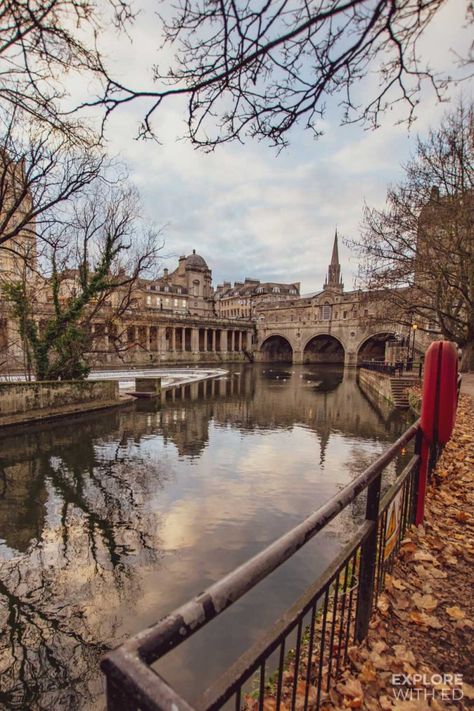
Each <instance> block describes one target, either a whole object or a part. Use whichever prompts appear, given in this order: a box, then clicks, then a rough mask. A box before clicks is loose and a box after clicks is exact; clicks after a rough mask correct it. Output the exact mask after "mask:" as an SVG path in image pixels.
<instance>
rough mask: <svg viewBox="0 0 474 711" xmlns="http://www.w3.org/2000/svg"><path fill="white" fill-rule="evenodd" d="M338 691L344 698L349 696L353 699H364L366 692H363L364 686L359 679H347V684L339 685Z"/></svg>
mask: <svg viewBox="0 0 474 711" xmlns="http://www.w3.org/2000/svg"><path fill="white" fill-rule="evenodd" d="M336 689H337V691H339V693H340V694H342V695H343V696H348V697H349V698H351V699H359V698H360V699H361V700H362V699H363V698H364V692H363V691H362V685H361V683H360V681H359V680H358V679H347V681H346V682H345V684H337V686H336Z"/></svg>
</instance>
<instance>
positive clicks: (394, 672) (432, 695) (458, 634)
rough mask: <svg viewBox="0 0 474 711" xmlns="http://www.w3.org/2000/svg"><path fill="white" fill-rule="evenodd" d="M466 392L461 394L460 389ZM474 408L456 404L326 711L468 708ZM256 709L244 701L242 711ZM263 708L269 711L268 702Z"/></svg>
mask: <svg viewBox="0 0 474 711" xmlns="http://www.w3.org/2000/svg"><path fill="white" fill-rule="evenodd" d="M473 380H474V378H473ZM472 385H474V383H473V384H472ZM463 390H464V392H466V390H468V388H467V387H466V385H465V386H464V388H463ZM473 394H474V393H473ZM473 402H474V400H473V401H471V400H470V398H469V397H467V396H466V395H463V396H462V397H461V399H460V403H459V408H458V414H457V421H456V427H455V431H454V434H453V437H452V439H451V441H450V442H449V443H448V444H447V445H446V448H445V450H444V452H443V454H442V456H441V458H440V459H439V461H438V464H437V467H436V469H435V472H434V475H433V478H432V482H431V485H430V486H429V489H428V493H427V500H426V518H425V521H424V524H423V525H422V526H419V527H418V528H417V527H415V526H413V527H412V528H411V529H409V530H408V532H407V535H406V536H405V538H404V540H403V541H402V545H401V548H400V552H399V557H398V559H397V560H396V562H395V565H394V567H393V569H392V571H391V573H390V574H387V575H386V579H385V590H384V592H383V593H382V594H381V595H380V596H379V599H378V604H377V609H376V612H375V614H374V616H373V618H372V620H371V623H370V630H369V634H368V637H367V639H366V640H365V641H364V643H362V644H360V645H356V646H352V647H350V648H349V650H348V657H349V660H350V661H349V663H348V664H347V666H346V667H345V668H344V669H343V670H342V671H341V673H340V675H339V678H338V683H336V684H334V685H333V688H332V689H331V691H330V693H328V694H326V693H323V695H322V698H321V709H323V710H324V711H336V710H338V709H347V708H357V709H367V710H368V711H391V710H392V709H393V710H394V711H425V710H426V711H428V710H429V709H432V710H433V711H440V710H441V709H450V708H461V709H464V708H472V707H473V706H474V669H473V665H472V659H473V658H474V633H473V630H474V601H473V597H472V588H473V583H474V575H473V563H474V466H473V465H474V411H473ZM306 655H307V650H306ZM291 671H292V669H291V664H290V666H289V668H288V671H287V672H286V673H285V680H284V687H283V692H284V693H283V697H282V698H283V703H282V704H281V706H280V709H281V711H287V709H288V708H290V703H291V701H290V696H289V693H290V690H291V689H292V688H293V674H292V673H291ZM306 679H307V677H306V674H305V676H304V678H301V679H300V680H299V681H298V683H297V689H298V694H297V697H296V706H295V708H296V709H303V708H304V699H305V694H306ZM285 689H288V699H287V695H286V694H285ZM311 689H314V687H310V692H309V694H308V698H310V699H311V698H313V697H314V693H312V691H311ZM313 700H314V699H313ZM254 705H255V701H254V700H253V699H252V698H251V697H248V698H247V709H253V707H254ZM264 708H265V710H266V711H273V710H274V709H275V699H274V697H272V696H271V694H269V695H268V697H267V698H266V701H265V704H264ZM308 708H314V704H313V705H312V706H311V704H310V705H309V706H308Z"/></svg>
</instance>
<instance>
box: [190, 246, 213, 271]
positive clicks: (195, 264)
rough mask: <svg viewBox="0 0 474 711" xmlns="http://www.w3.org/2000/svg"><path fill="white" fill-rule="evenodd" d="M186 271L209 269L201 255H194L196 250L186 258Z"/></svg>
mask: <svg viewBox="0 0 474 711" xmlns="http://www.w3.org/2000/svg"><path fill="white" fill-rule="evenodd" d="M186 269H209V267H208V266H207V264H206V261H205V260H204V259H203V258H202V257H201V255H200V254H196V250H195V249H193V253H192V254H190V255H189V257H186Z"/></svg>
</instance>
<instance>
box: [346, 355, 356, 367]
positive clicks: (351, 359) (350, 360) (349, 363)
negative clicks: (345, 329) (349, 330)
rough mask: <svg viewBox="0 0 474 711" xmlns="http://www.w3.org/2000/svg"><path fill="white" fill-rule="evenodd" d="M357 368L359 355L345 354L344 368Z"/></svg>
mask: <svg viewBox="0 0 474 711" xmlns="http://www.w3.org/2000/svg"><path fill="white" fill-rule="evenodd" d="M356 366H357V353H356V352H355V351H352V352H351V351H346V352H345V354H344V368H355V367H356Z"/></svg>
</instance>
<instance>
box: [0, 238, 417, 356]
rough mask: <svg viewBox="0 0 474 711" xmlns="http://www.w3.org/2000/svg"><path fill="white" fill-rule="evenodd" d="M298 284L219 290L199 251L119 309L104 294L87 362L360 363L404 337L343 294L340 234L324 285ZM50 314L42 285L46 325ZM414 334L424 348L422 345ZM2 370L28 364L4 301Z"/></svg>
mask: <svg viewBox="0 0 474 711" xmlns="http://www.w3.org/2000/svg"><path fill="white" fill-rule="evenodd" d="M77 278H78V275H77V272H75V271H71V272H68V273H65V274H64V279H63V281H62V283H61V294H60V297H61V299H67V298H68V297H69V296H70V295H71V294H72V293H73V290H74V289H75V288H76V287H75V284H76V280H77ZM299 286H300V285H299V283H290V284H278V283H276V282H275V283H274V282H265V283H261V282H259V281H258V280H256V279H246V280H245V281H244V282H236V283H235V284H234V286H233V287H230V284H224V285H219V286H218V287H217V289H216V291H215V292H214V290H213V287H212V272H211V270H210V269H209V267H208V266H207V263H206V262H205V260H204V259H203V258H202V257H201V256H200V255H199V254H196V251H195V250H193V252H192V254H190V255H189V256H188V257H184V256H183V257H180V258H179V262H178V267H177V268H176V269H175V270H174V271H173V272H171V273H169V272H168V270H165V272H164V274H163V276H162V277H161V278H159V279H155V280H145V279H142V280H140V282H139V283H138V284H137V285H136V287H135V289H134V292H133V294H132V295H131V296H130V298H129V300H128V302H127V304H126V308H124V309H122V310H121V311H120V312H118V311H117V305H118V303H119V302H120V300H121V299H122V295H121V293H120V291H119V290H118V291H117V292H114V293H113V294H111V295H110V297H108V299H107V300H106V301H105V302H104V303H103V304H102V305H101V306H100V308H99V309H97V310H96V312H94V316H93V318H92V320H91V324H90V337H91V350H90V353H89V361H90V363H91V365H92V366H93V367H94V368H111V367H124V366H125V367H129V366H133V365H139V366H141V367H144V366H147V365H149V366H157V365H160V364H162V363H198V362H209V363H225V362H230V361H239V360H242V361H243V360H246V359H247V360H257V361H263V362H265V361H281V362H294V363H336V364H341V365H342V364H344V365H346V366H356V365H358V364H360V363H361V362H362V361H363V360H364V359H368V360H372V359H381V360H383V359H384V358H385V357H386V354H387V353H388V350H387V349H388V348H392V349H393V343H394V342H395V343H397V342H400V337H401V334H400V333H398V332H397V327H396V325H394V323H393V322H392V323H384V320H383V317H382V316H381V314H382V313H383V304H382V305H381V304H380V302H378V301H377V300H376V299H373V298H371V297H370V296H369V295H367V294H365V293H362V292H361V291H357V290H356V291H347V292H345V291H344V285H343V282H342V275H341V266H340V263H339V254H338V238H337V234H336V236H335V239H334V246H333V252H332V258H331V263H330V265H329V268H328V273H327V278H326V281H325V283H324V286H323V288H322V290H321V291H319V292H316V293H314V294H309V295H305V296H300V295H299ZM50 314H51V304H50V303H48V300H47V298H43V297H42V290H41V288H40V286H38V289H37V307H36V310H35V316H36V317H37V319H38V324H39V327H40V329H41V328H43V327H44V325H45V324H46V322H47V320H48V317H49V315H50ZM117 314H118V315H117ZM402 335H403V334H402ZM394 339H398V340H395V341H394ZM417 339H418V340H417V346H418V348H419V350H420V351H423V350H424V348H425V347H426V344H425V343H424V342H423V339H422V338H421V337H420V336H418V337H417ZM0 369H3V370H23V369H24V355H23V348H22V339H21V337H20V334H19V333H18V328H17V325H16V322H15V320H14V319H13V318H12V317H11V314H9V313H8V310H7V309H6V307H5V306H3V308H2V306H1V304H0Z"/></svg>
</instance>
